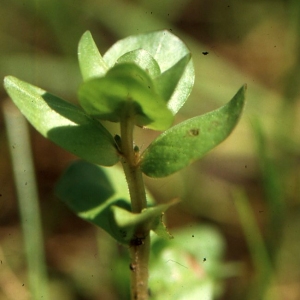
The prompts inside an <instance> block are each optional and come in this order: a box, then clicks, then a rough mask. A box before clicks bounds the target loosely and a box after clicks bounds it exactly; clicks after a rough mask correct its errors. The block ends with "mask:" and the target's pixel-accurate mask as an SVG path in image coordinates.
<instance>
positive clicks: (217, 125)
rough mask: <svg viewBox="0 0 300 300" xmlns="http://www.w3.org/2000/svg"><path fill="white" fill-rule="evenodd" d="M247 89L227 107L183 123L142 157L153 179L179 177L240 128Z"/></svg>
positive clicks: (152, 145) (160, 138) (143, 167)
mask: <svg viewBox="0 0 300 300" xmlns="http://www.w3.org/2000/svg"><path fill="white" fill-rule="evenodd" d="M245 91H246V86H243V87H242V88H241V89H240V90H239V91H238V92H237V94H236V95H235V96H234V97H233V99H232V100H231V101H230V102H229V103H227V104H226V105H224V106H223V107H221V108H219V109H217V110H215V111H212V112H209V113H207V114H204V115H202V116H199V117H194V118H192V119H189V120H187V121H185V122H182V123H180V124H178V125H176V126H174V127H172V128H170V129H169V130H167V131H165V132H164V133H162V134H161V135H160V136H159V137H158V138H157V139H156V140H154V141H153V142H152V143H151V144H150V146H149V147H148V148H147V149H146V150H145V152H144V153H143V154H142V157H141V168H142V171H143V172H144V173H145V174H146V175H148V176H150V177H164V176H168V175H170V174H172V173H175V172H177V171H179V170H181V169H182V168H184V167H186V166H187V165H189V164H190V163H191V162H193V161H194V160H197V159H199V158H201V157H203V156H204V155H205V154H206V153H207V152H208V151H210V150H211V149H213V148H214V147H216V146H217V145H218V144H219V143H221V142H222V141H223V140H224V139H225V138H226V137H227V136H228V135H229V134H230V133H231V131H232V130H233V128H234V127H235V125H236V124H237V122H238V120H239V118H240V116H241V114H242V110H243V107H244V102H245Z"/></svg>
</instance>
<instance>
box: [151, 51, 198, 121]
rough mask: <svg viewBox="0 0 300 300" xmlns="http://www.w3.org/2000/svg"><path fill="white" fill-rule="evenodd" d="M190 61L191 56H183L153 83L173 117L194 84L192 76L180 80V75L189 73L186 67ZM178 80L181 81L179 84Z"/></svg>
mask: <svg viewBox="0 0 300 300" xmlns="http://www.w3.org/2000/svg"><path fill="white" fill-rule="evenodd" d="M190 60H191V55H190V54H187V55H185V56H184V57H183V58H182V59H180V60H179V61H178V62H177V63H176V64H175V65H174V66H172V67H171V68H170V69H168V70H167V71H165V72H164V73H162V74H161V75H160V76H159V77H157V78H155V81H154V84H155V87H156V89H157V90H158V93H159V94H160V95H161V96H162V97H163V98H164V99H165V101H166V102H167V103H168V108H169V109H170V110H171V111H172V112H173V114H174V115H175V114H176V113H177V112H178V110H179V108H181V106H182V105H183V104H184V102H185V100H186V99H187V97H188V96H189V94H190V92H191V89H190V84H193V83H194V77H193V76H192V74H189V75H188V76H186V77H183V79H182V75H183V74H184V72H185V71H186V72H190V69H189V68H187V65H188V64H189V63H190V64H191V63H192V62H191V61H190ZM180 80H182V81H181V83H180Z"/></svg>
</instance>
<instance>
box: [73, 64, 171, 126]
mask: <svg viewBox="0 0 300 300" xmlns="http://www.w3.org/2000/svg"><path fill="white" fill-rule="evenodd" d="M78 96H79V101H80V104H81V106H82V107H83V109H84V110H85V111H86V112H87V113H88V114H89V115H92V116H94V117H96V118H99V119H102V120H109V121H112V122H119V121H120V120H121V119H122V118H123V117H124V112H126V111H127V109H128V106H129V105H131V109H132V110H133V111H134V114H135V123H136V125H138V126H140V127H148V128H150V129H154V130H165V129H167V128H169V127H170V126H171V124H172V122H173V115H172V113H171V111H170V110H169V109H168V108H167V106H166V104H165V102H164V100H163V99H162V98H161V97H160V96H159V95H158V94H157V93H156V92H155V90H154V87H153V83H152V80H151V78H150V77H149V75H148V74H147V73H146V72H145V71H144V70H142V69H141V68H140V67H139V66H137V65H136V64H134V63H122V64H117V65H115V66H114V67H113V68H111V69H110V70H109V71H108V72H107V73H106V75H105V77H102V78H95V79H92V80H89V81H87V82H84V83H83V84H82V85H81V86H80V88H79V91H78Z"/></svg>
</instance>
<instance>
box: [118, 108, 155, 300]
mask: <svg viewBox="0 0 300 300" xmlns="http://www.w3.org/2000/svg"><path fill="white" fill-rule="evenodd" d="M133 129H134V111H133V106H132V105H131V103H129V105H128V106H127V108H126V109H125V110H124V114H123V118H122V120H121V151H122V159H121V162H122V165H123V169H124V173H125V176H126V180H127V183H128V188H129V194H130V199H131V207H132V212H133V213H141V212H142V210H143V209H145V208H146V207H147V200H146V192H145V185H144V181H143V175H142V171H141V169H140V166H139V153H137V152H136V151H134V149H133ZM129 250H130V258H131V262H130V270H131V299H132V300H147V299H148V263H149V254H150V235H149V230H145V229H144V228H139V229H138V230H137V231H136V232H135V237H134V238H133V239H132V240H131V242H130V248H129Z"/></svg>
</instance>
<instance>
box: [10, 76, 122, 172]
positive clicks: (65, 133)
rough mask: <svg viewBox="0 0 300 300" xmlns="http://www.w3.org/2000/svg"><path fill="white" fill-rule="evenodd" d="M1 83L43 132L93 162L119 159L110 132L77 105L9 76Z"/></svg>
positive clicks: (28, 117) (109, 162) (35, 125)
mask: <svg viewBox="0 0 300 300" xmlns="http://www.w3.org/2000/svg"><path fill="white" fill-rule="evenodd" d="M4 86H5V89H6V91H7V92H8V94H9V96H10V97H11V99H12V100H13V101H14V103H15V104H16V105H17V107H18V108H19V109H20V111H21V112H22V114H23V115H24V116H25V117H26V118H27V119H28V121H29V122H30V123H31V124H32V125H33V126H34V127H35V128H36V129H37V130H38V131H39V132H40V133H41V134H42V135H43V136H45V137H47V138H48V139H50V140H51V141H53V142H54V143H56V144H57V145H59V146H61V147H62V148H64V149H66V150H68V151H69V152H71V153H73V154H75V155H77V156H79V157H81V158H84V159H86V160H88V161H90V162H93V163H97V164H101V165H104V166H111V165H114V164H115V163H117V162H118V161H119V156H118V154H117V151H116V148H115V144H114V139H113V137H112V136H111V135H110V133H109V132H108V131H107V130H106V129H105V128H104V127H103V126H102V125H101V124H100V123H99V122H97V121H95V120H93V119H91V118H90V117H88V116H87V115H86V114H85V113H84V111H82V110H81V109H79V108H78V107H76V106H74V105H73V104H71V103H69V102H66V101H64V100H62V99H60V98H58V97H56V96H54V95H51V94H49V93H47V92H46V91H44V90H42V89H40V88H38V87H35V86H33V85H31V84H29V83H26V82H24V81H21V80H19V79H17V78H15V77H12V76H8V77H5V80H4Z"/></svg>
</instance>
